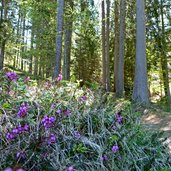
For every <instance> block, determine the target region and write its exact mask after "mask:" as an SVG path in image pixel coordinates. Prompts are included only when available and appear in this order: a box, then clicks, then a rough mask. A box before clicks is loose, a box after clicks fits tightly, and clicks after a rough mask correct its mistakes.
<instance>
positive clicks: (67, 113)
mask: <svg viewBox="0 0 171 171" xmlns="http://www.w3.org/2000/svg"><path fill="white" fill-rule="evenodd" d="M70 113H71V111H70V110H69V109H66V110H64V115H65V116H67V117H68V116H69V115H70Z"/></svg>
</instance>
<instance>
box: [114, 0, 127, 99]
mask: <svg viewBox="0 0 171 171" xmlns="http://www.w3.org/2000/svg"><path fill="white" fill-rule="evenodd" d="M125 16H126V0H121V1H120V29H119V57H118V61H117V62H118V63H117V73H116V74H117V75H116V82H115V89H116V97H123V96H124V51H125V48H124V47H125Z"/></svg>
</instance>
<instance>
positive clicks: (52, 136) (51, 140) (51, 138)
mask: <svg viewBox="0 0 171 171" xmlns="http://www.w3.org/2000/svg"><path fill="white" fill-rule="evenodd" d="M55 143H56V135H55V134H53V133H52V134H50V136H49V137H48V144H55Z"/></svg>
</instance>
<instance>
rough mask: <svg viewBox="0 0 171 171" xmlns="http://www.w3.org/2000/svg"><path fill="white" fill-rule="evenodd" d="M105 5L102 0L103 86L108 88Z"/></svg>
mask: <svg viewBox="0 0 171 171" xmlns="http://www.w3.org/2000/svg"><path fill="white" fill-rule="evenodd" d="M105 23H106V22H105V5H104V0H102V68H103V86H104V89H105V90H106V52H105V49H106V48H105V42H106V40H105Z"/></svg>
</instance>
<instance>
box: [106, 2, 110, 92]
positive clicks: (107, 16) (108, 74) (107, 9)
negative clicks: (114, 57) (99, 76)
mask: <svg viewBox="0 0 171 171" xmlns="http://www.w3.org/2000/svg"><path fill="white" fill-rule="evenodd" d="M106 5H107V7H106V11H107V14H106V90H107V91H108V92H109V91H110V53H109V29H110V28H109V25H110V0H107V2H106Z"/></svg>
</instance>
